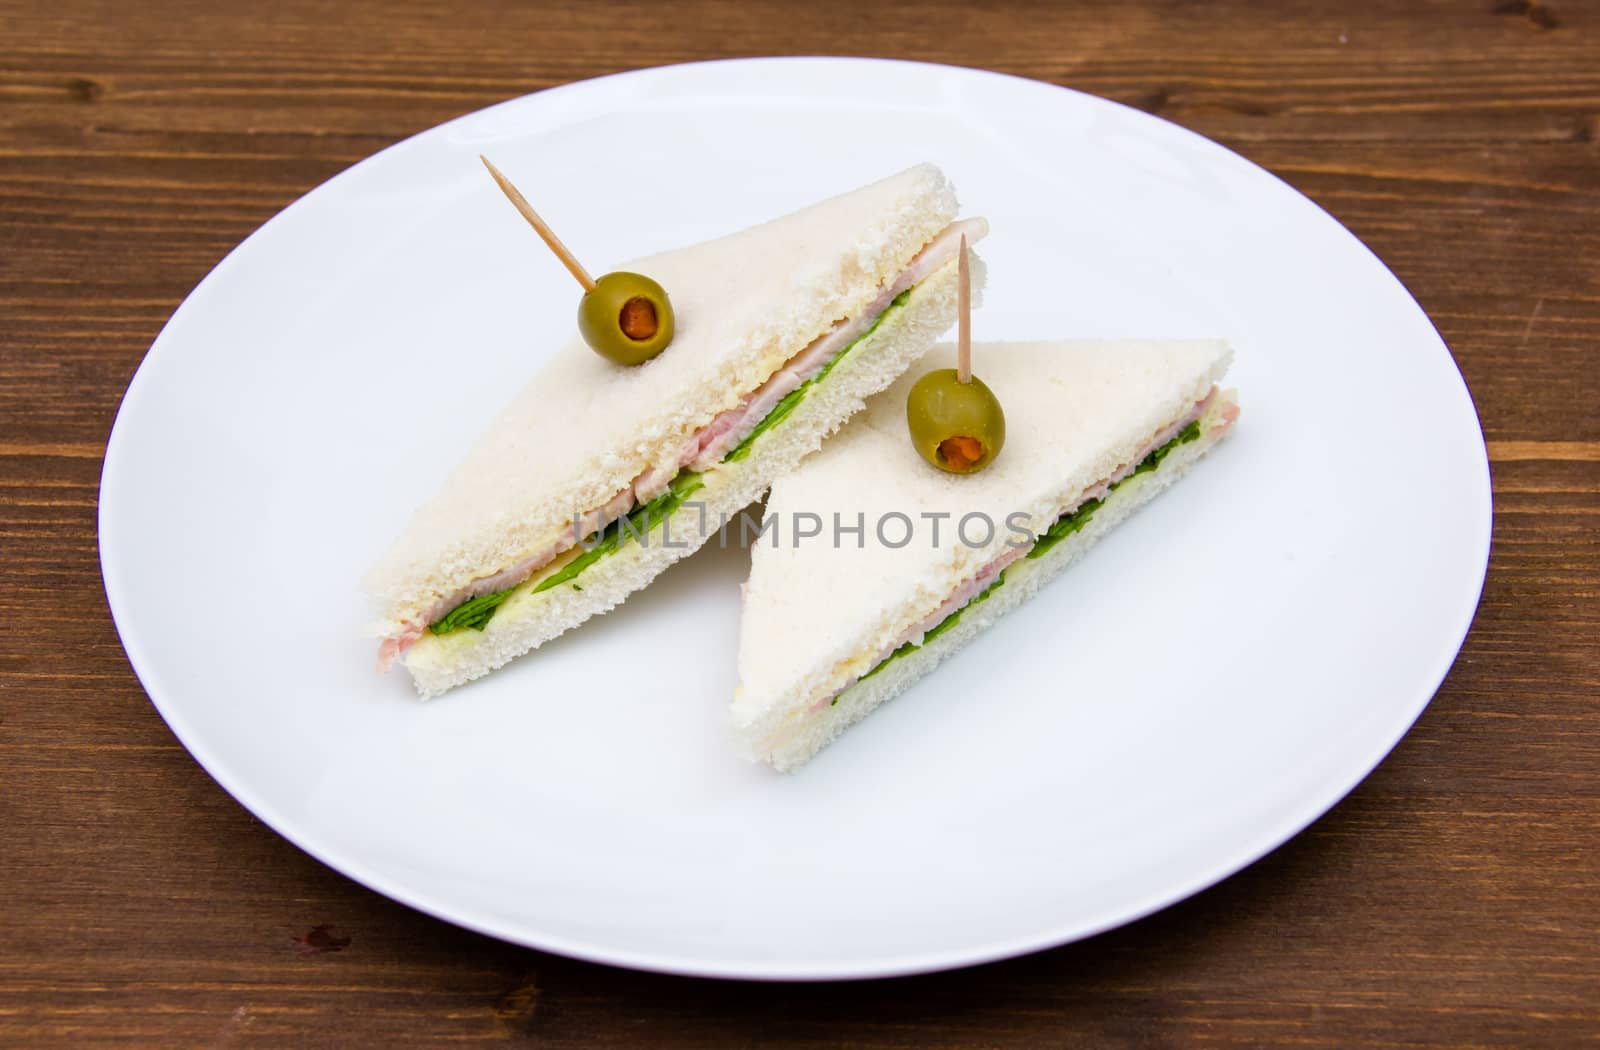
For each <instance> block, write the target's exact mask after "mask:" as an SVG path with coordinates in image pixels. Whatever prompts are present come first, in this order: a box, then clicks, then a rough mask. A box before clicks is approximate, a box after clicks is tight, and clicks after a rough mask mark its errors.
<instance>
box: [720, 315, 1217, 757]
mask: <svg viewBox="0 0 1600 1050" xmlns="http://www.w3.org/2000/svg"><path fill="white" fill-rule="evenodd" d="M1230 359H1231V354H1230V351H1229V350H1228V347H1227V345H1226V344H1225V343H1221V342H1068V343H1001V344H987V345H980V346H978V347H976V348H975V349H974V352H973V370H974V372H975V374H977V375H978V376H980V377H981V378H982V379H983V380H984V381H985V382H986V383H988V384H989V386H990V387H991V388H993V389H994V391H995V393H996V395H997V396H998V397H999V399H1000V402H1001V404H1002V405H1003V406H1004V407H1005V410H1006V423H1007V436H1006V445H1005V449H1004V451H1003V452H1002V453H1001V455H1000V456H999V457H998V458H997V459H996V460H995V461H994V463H993V464H991V465H990V466H989V468H988V469H986V470H984V471H982V472H980V473H978V474H974V475H968V476H964V477H957V476H954V475H949V474H944V473H941V472H939V471H937V470H935V469H934V468H932V467H930V466H929V465H928V464H926V463H924V462H923V461H922V460H921V458H920V457H918V455H917V453H916V451H915V450H914V449H913V448H912V447H911V443H910V439H909V437H908V435H907V433H906V427H905V398H906V394H907V391H908V390H909V389H910V386H911V384H912V383H914V382H915V381H916V379H917V378H918V377H919V376H920V375H922V374H923V373H924V372H926V371H928V370H929V369H931V368H937V367H946V366H948V365H949V364H951V363H953V360H954V354H953V350H952V349H951V348H949V347H940V348H938V349H937V350H936V351H934V352H933V353H932V354H930V355H929V356H928V358H927V359H925V360H924V361H923V362H921V363H919V364H918V365H916V366H913V368H912V369H911V370H910V371H909V372H908V373H907V374H906V375H905V376H903V377H902V378H901V380H900V381H899V382H898V383H896V384H895V385H894V386H893V387H891V388H890V389H889V390H887V391H885V392H884V393H883V394H882V395H881V396H880V397H878V398H876V399H874V400H873V402H872V403H871V404H869V405H868V407H867V410H866V411H865V412H863V413H862V414H861V415H860V416H858V417H857V418H856V419H855V420H854V421H853V422H852V423H851V424H850V425H849V426H848V427H846V428H845V429H844V430H843V431H842V432H841V433H840V434H839V435H838V436H837V437H835V438H834V439H833V440H832V441H830V442H829V443H828V445H827V446H826V447H825V448H824V449H823V450H822V451H821V452H820V453H818V454H817V455H816V456H814V457H812V458H811V459H809V460H808V461H807V462H806V463H805V464H804V465H803V466H802V467H801V468H800V469H799V470H798V471H796V472H795V473H793V474H791V475H789V476H787V477H785V478H783V479H781V480H779V481H778V482H777V483H776V484H774V486H773V488H772V492H771V494H770V495H769V497H768V501H767V515H768V516H769V517H776V518H777V519H778V529H779V532H780V543H779V544H778V545H776V546H774V545H769V544H768V543H765V542H764V543H761V544H759V545H757V546H755V548H754V549H753V550H752V556H751V571H750V580H749V582H748V584H747V585H746V588H745V605H744V614H743V618H742V621H741V625H740V639H739V677H740V688H739V692H738V694H737V696H736V698H735V700H734V704H733V726H734V733H735V736H736V739H737V741H738V744H739V746H740V748H741V750H742V751H744V752H745V754H746V755H747V756H748V757H750V758H752V759H758V760H763V761H767V762H770V763H772V764H773V765H774V766H776V767H777V768H779V769H784V770H787V769H792V768H794V767H796V766H798V765H800V764H801V763H803V762H805V761H806V760H807V759H809V758H810V757H811V756H812V755H813V754H815V753H816V751H817V750H818V749H820V748H821V747H823V746H826V744H827V743H828V742H830V741H831V740H832V739H834V738H835V737H836V736H837V735H838V734H839V733H840V732H842V731H843V730H844V729H845V728H847V727H848V726H850V725H852V724H854V722H856V721H858V720H859V719H860V718H862V717H864V716H865V715H866V714H867V713H868V712H869V711H871V710H872V709H873V708H874V707H876V706H877V705H878V704H880V703H882V702H883V701H884V700H886V699H888V698H889V697H891V696H893V695H895V694H896V693H898V692H899V691H900V690H902V689H904V688H905V687H906V686H908V685H909V684H910V683H911V682H912V681H915V679H916V678H918V677H920V675H921V674H924V673H926V672H927V671H928V670H931V669H932V667H934V666H935V665H936V664H937V663H938V661H939V660H940V659H942V658H943V657H944V656H945V655H948V654H949V653H950V652H953V651H954V650H955V649H957V648H959V647H960V646H961V645H962V644H965V641H966V640H968V639H970V638H971V637H972V636H973V635H975V634H976V633H977V630H981V629H982V627H984V626H986V625H987V624H989V623H991V622H993V620H994V619H995V618H997V617H998V616H999V615H1000V614H1001V613H1003V612H1004V611H1005V610H1006V609H1009V608H1011V607H1013V606H1014V605H1015V604H1016V603H1018V602H1020V601H1022V600H1024V599H1025V598H1027V597H1028V596H1029V595H1031V594H1032V593H1034V591H1036V590H1037V589H1038V587H1039V586H1040V585H1042V584H1043V583H1044V582H1046V581H1047V580H1048V579H1050V578H1051V577H1052V576H1053V575H1054V574H1055V573H1056V572H1059V571H1060V569H1062V568H1065V566H1066V565H1067V564H1069V563H1070V562H1071V561H1072V559H1073V558H1075V557H1076V556H1077V555H1078V554H1079V553H1081V552H1082V551H1083V550H1084V549H1086V548H1087V547H1088V546H1089V545H1090V544H1092V543H1093V542H1094V540H1095V539H1097V538H1098V537H1099V536H1101V535H1103V534H1104V533H1105V532H1106V531H1108V530H1109V529H1110V528H1112V527H1113V526H1114V525H1115V524H1116V523H1117V522H1118V521H1120V520H1121V519H1122V518H1123V517H1126V515H1127V514H1129V513H1132V511H1133V510H1135V509H1136V508H1137V507H1138V506H1139V505H1141V504H1142V503H1143V502H1145V501H1146V500H1148V499H1149V498H1151V497H1152V496H1154V495H1155V494H1156V493H1157V492H1159V491H1160V490H1161V489H1162V488H1164V487H1165V486H1166V485H1168V484H1170V483H1171V482H1172V480H1174V479H1175V478H1176V477H1177V476H1179V475H1180V474H1181V473H1182V472H1183V471H1184V470H1186V469H1187V467H1188V465H1189V464H1191V463H1192V462H1193V461H1194V460H1195V459H1196V458H1198V456H1199V455H1200V454H1202V453H1204V452H1205V451H1206V449H1208V448H1210V447H1211V445H1212V444H1214V442H1215V440H1216V438H1217V437H1219V436H1220V433H1215V434H1214V433H1210V432H1207V434H1206V437H1203V438H1202V439H1201V440H1199V441H1195V442H1191V443H1188V444H1184V445H1180V446H1178V448H1177V449H1176V450H1174V451H1173V452H1172V453H1171V454H1170V455H1168V456H1167V457H1166V459H1165V460H1164V461H1163V462H1162V465H1161V467H1160V468H1159V469H1157V470H1156V471H1154V472H1153V473H1148V474H1143V475H1140V476H1138V477H1137V478H1134V479H1131V480H1130V481H1128V482H1126V483H1124V484H1123V485H1121V486H1119V487H1118V488H1117V489H1116V490H1115V491H1114V492H1113V493H1111V495H1110V497H1109V498H1108V499H1107V501H1106V503H1105V505H1103V506H1102V507H1101V508H1100V509H1099V510H1098V511H1097V512H1096V513H1095V514H1094V516H1093V517H1092V518H1090V519H1089V523H1088V525H1086V526H1085V527H1084V529H1083V530H1082V531H1081V532H1079V533H1077V534H1075V535H1073V536H1072V537H1069V538H1068V539H1066V540H1063V541H1062V542H1060V543H1059V544H1057V545H1056V547H1054V548H1052V549H1051V550H1050V551H1049V552H1048V553H1047V554H1046V555H1044V556H1042V557H1040V558H1037V559H1028V558H1023V559H1020V560H1018V561H1016V562H1014V563H1013V564H1012V565H1011V567H1010V568H1008V569H1007V570H1006V577H1005V582H1004V583H1003V584H1002V585H1001V586H999V587H998V588H996V589H995V590H994V591H993V592H992V593H991V594H990V595H989V596H988V598H987V599H986V600H985V601H984V602H982V603H980V604H979V605H977V606H975V607H973V608H971V609H969V610H968V612H967V613H966V614H964V615H963V616H962V618H961V620H960V621H958V622H957V624H956V626H955V627H953V628H952V629H950V630H948V631H946V632H945V633H943V634H941V635H939V636H938V637H937V638H936V639H934V641H933V642H932V643H930V644H928V645H926V646H924V647H923V648H921V649H916V650H913V651H911V652H910V653H908V654H905V655H903V656H901V657H899V658H897V659H896V660H894V661H893V662H892V663H890V664H889V665H888V666H887V667H885V668H884V669H883V670H882V671H881V672H879V673H877V674H874V675H872V676H871V677H869V678H867V679H866V680H865V681H861V682H857V679H858V678H859V677H860V676H861V675H862V674H865V673H866V672H868V671H870V670H872V669H873V667H875V666H876V665H877V663H878V662H879V660H880V658H881V656H882V654H883V653H884V652H885V651H886V650H887V649H888V648H889V647H890V646H892V645H893V644H895V643H896V642H897V640H898V639H900V638H901V637H902V636H904V635H905V633H906V632H907V631H908V630H911V629H912V628H914V627H915V626H916V625H917V624H919V623H921V622H922V621H923V620H925V619H926V618H927V617H928V616H930V615H931V614H932V613H934V612H935V611H936V610H937V609H938V608H939V606H940V605H941V604H942V603H943V602H944V601H945V600H946V599H947V598H948V597H949V596H950V595H951V594H952V593H953V592H955V590H956V589H957V587H958V586H959V585H960V584H961V583H962V582H963V581H965V580H967V579H970V578H972V577H973V576H974V575H976V574H977V573H978V572H979V571H980V570H981V569H982V568H983V567H984V566H986V565H988V564H989V563H990V562H991V561H993V560H994V559H995V558H996V557H999V556H1000V555H1002V554H1005V553H1007V552H1008V551H1009V550H1010V547H1008V546H1007V544H1008V542H1015V541H1016V539H1017V534H1016V533H1013V532H1011V531H1009V530H1008V529H1007V527H1006V520H1007V517H1008V515H1011V514H1013V513H1018V514H1020V515H1021V517H1020V518H1017V519H1015V520H1016V521H1017V522H1018V523H1020V524H1022V525H1023V527H1025V528H1026V529H1028V531H1030V532H1032V533H1035V534H1037V533H1040V532H1042V531H1044V529H1046V528H1048V527H1049V525H1050V524H1051V523H1053V522H1054V521H1055V520H1056V518H1058V517H1059V516H1060V515H1061V513H1062V512H1063V511H1066V510H1071V509H1072V508H1074V507H1076V506H1077V505H1078V504H1079V503H1080V502H1081V501H1082V498H1083V495H1084V493H1085V492H1087V491H1090V490H1091V489H1093V488H1095V487H1096V486H1098V485H1099V484H1100V483H1102V482H1104V481H1105V480H1106V479H1108V478H1110V477H1112V476H1114V475H1115V474H1116V473H1117V471H1118V470H1119V469H1121V468H1123V467H1125V466H1127V465H1129V464H1130V463H1132V462H1134V461H1135V460H1136V459H1137V458H1138V457H1139V456H1140V455H1141V454H1142V451H1143V450H1144V449H1145V447H1146V446H1147V445H1148V444H1149V443H1150V441H1151V440H1152V439H1153V438H1154V437H1155V436H1156V435H1157V434H1159V433H1160V432H1161V431H1162V430H1163V429H1164V428H1166V427H1168V426H1169V425H1170V424H1172V423H1173V422H1175V421H1177V420H1179V419H1181V418H1182V417H1183V416H1184V414H1185V413H1186V412H1187V411H1189V410H1190V409H1191V408H1192V406H1193V405H1194V404H1195V402H1197V401H1199V400H1200V399H1201V398H1203V397H1204V396H1205V395H1206V393H1207V392H1208V391H1209V390H1210V389H1211V388H1212V386H1213V384H1214V383H1215V382H1216V381H1217V380H1218V379H1220V378H1221V376H1222V374H1223V373H1224V372H1225V371H1226V370H1227V367H1228V364H1229V362H1230ZM1224 403H1225V402H1222V401H1220V400H1219V401H1218V402H1217V403H1215V404H1214V405H1213V409H1212V411H1213V412H1216V411H1220V408H1219V407H1218V406H1220V405H1221V404H1224ZM973 512H978V513H982V514H985V515H987V516H988V517H989V519H990V520H992V521H994V522H995V524H996V526H997V527H996V530H995V535H994V537H993V539H992V540H990V542H988V543H977V544H975V545H968V544H966V543H961V542H955V541H953V540H952V539H951V535H952V530H953V529H954V527H955V525H956V524H957V522H958V521H959V520H960V519H961V518H962V516H963V515H965V514H968V513H973ZM800 513H812V514H818V515H821V517H822V518H823V520H824V522H825V523H827V526H828V529H830V530H831V523H832V520H833V519H832V515H833V514H835V513H838V514H840V515H841V517H842V519H843V520H844V521H845V522H846V523H847V524H850V523H854V521H855V520H856V515H857V514H861V515H863V516H864V519H865V523H866V529H865V535H864V537H863V538H862V541H861V544H862V545H861V547H859V548H857V547H856V546H855V543H856V542H857V541H856V539H855V538H854V536H847V537H845V539H846V542H845V543H844V544H843V545H839V546H836V545H835V544H834V543H833V542H832V539H831V535H830V534H829V533H827V532H825V534H824V535H823V536H821V537H818V538H816V539H812V540H809V541H806V542H803V543H800V544H799V545H794V544H793V543H792V540H791V537H790V536H789V535H788V534H787V533H785V532H784V531H783V530H784V529H787V528H789V526H790V523H791V521H792V520H793V518H794V516H795V515H796V514H800ZM891 513H900V514H904V515H907V516H908V517H909V518H910V519H911V520H912V521H913V523H914V524H915V525H916V532H915V534H914V536H913V538H912V540H911V542H909V543H906V544H905V545H904V546H901V547H898V548H897V547H893V546H889V545H888V544H886V543H885V542H884V541H883V539H882V538H880V537H879V536H878V535H876V529H875V527H874V524H875V523H876V522H877V521H878V520H879V519H880V518H881V517H882V516H884V515H887V514H891ZM940 513H943V514H947V515H949V517H948V518H946V519H944V520H943V524H942V529H941V535H940V545H939V546H937V547H935V546H934V545H933V544H932V542H931V538H932V537H931V522H930V521H929V520H928V519H925V518H923V517H922V515H924V514H940ZM979 525H980V522H979V520H978V519H973V526H974V527H973V528H972V529H971V530H969V538H970V539H973V540H981V539H982V538H983V537H982V536H981V532H982V531H983V530H982V529H981V528H980V527H978V526H979ZM904 531H905V530H904V528H903V527H901V526H899V525H898V524H895V525H892V526H891V527H890V529H889V531H888V533H887V537H888V539H889V540H890V541H891V542H893V541H897V540H898V539H900V537H901V536H902V535H903V533H904ZM969 618H970V622H969ZM852 683H856V684H853V685H852ZM841 689H842V690H844V691H843V692H842V693H840V694H839V697H838V702H837V703H836V704H827V703H823V705H822V706H821V707H820V708H819V707H818V701H819V699H821V698H823V697H828V696H832V695H833V694H834V693H835V692H838V691H839V690H841Z"/></svg>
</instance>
